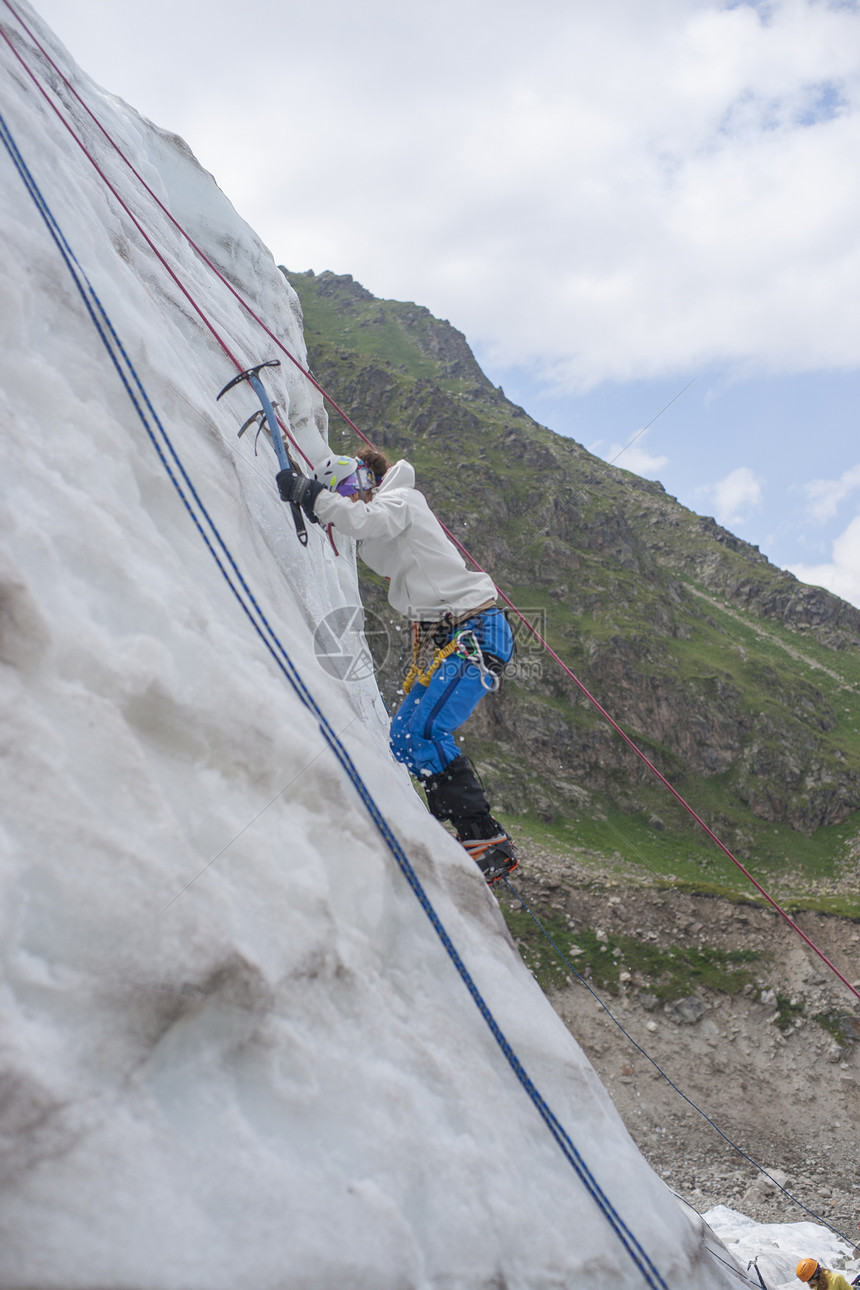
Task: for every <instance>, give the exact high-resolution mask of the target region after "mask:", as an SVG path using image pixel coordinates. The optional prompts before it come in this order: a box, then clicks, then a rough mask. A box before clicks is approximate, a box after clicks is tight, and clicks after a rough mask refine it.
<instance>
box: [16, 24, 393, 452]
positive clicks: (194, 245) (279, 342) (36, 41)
mask: <svg viewBox="0 0 860 1290" xmlns="http://www.w3.org/2000/svg"><path fill="white" fill-rule="evenodd" d="M3 2H4V4H5V5H6V7H7V9H8V10H9V11H10V13H12V14H13V15H14V16H15V18H17V20H18V22H19V23H20V24H21V26H22V27H23V28H24V30H25V31H26V33H27V35H28V36H29V37H30V39H31V40H32V41H33V43H34V45H36V46H37V47H38V49H39V50H40V52H41V54H42V56H43V58H45V60H46V61H47V62H48V63H49V64H50V66H51V67H52V68H53V69H54V71H55V72H56V74H57V75H58V76H59V78H60V80H61V81H62V82H63V84H64V85H65V86H66V87H67V89H68V90H69V92H70V93H71V94H73V95H74V97H75V98H76V99H77V101H78V102H79V103H80V105H81V107H82V108H83V109H84V111H85V112H86V113H87V115H88V116H89V117H90V118H91V119H92V121H93V122H94V124H95V125H96V126H97V127H98V129H99V130H100V131H101V133H102V134H103V135H104V137H105V139H106V140H107V142H108V143H109V144H110V146H111V147H112V148H113V149H114V151H115V152H116V153H117V155H118V156H119V157H120V158H121V159H122V160H123V161H124V162H125V164H126V165H127V166H128V168H129V170H130V171H131V173H132V174H133V175H134V177H135V178H136V179H137V181H138V183H140V184H141V185H142V187H143V188H144V189H145V190H146V192H147V193H149V196H150V197H151V198H152V200H153V201H154V202H155V204H156V206H158V207H159V209H160V210H161V211H162V212H163V213H164V214H165V215H166V216H167V218H168V219H169V220H170V222H171V224H172V225H173V226H174V228H175V229H176V231H177V232H178V233H179V234H180V236H181V237H183V238H184V239H185V241H186V242H187V243H188V245H189V246H190V247H192V249H193V250H194V251H196V253H197V254H198V255H199V256H200V259H201V260H202V261H203V263H204V264H206V265H207V266H208V267H209V268H210V269H211V270H212V272H213V273H214V274H215V276H216V277H217V278H218V279H219V281H220V282H222V283H223V285H224V286H225V287H226V288H227V290H228V291H229V292H230V294H231V295H233V296H234V297H235V298H236V300H237V301H238V302H239V304H240V305H241V306H242V308H243V309H244V310H245V311H246V313H247V314H248V315H249V316H250V317H251V318H253V320H254V322H255V323H257V324H258V325H259V326H260V327H262V329H263V331H264V332H265V333H266V335H267V336H268V337H269V338H270V340H273V341H274V343H275V344H276V345H277V347H278V349H279V350H280V351H281V353H282V354H284V355H285V356H286V357H287V358H288V359H289V361H290V362H291V363H292V364H294V366H295V367H297V368H298V370H299V371H300V372H301V374H302V376H304V377H306V378H307V379H308V380H309V381H310V383H311V385H313V387H314V388H315V389H316V390H318V391H319V393H320V394H321V395H322V396H323V398H324V399H325V400H326V401H327V402H328V403H329V405H330V406H331V407H332V408H333V409H334V411H335V412H336V413H337V415H338V416H339V417H341V418H342V419H343V420H344V421H345V422H346V424H347V425H348V426H349V427H350V429H351V430H353V431H354V432H355V434H357V435H358V437H359V439H363V440H364V442H365V443H366V444H368V445H369V446H370V447H371V448H372V447H373V446H374V445H373V443H372V442H371V440H370V439H368V437H367V435H365V434H364V433H363V432H362V431H361V430H359V428H358V426H357V425H356V424H355V422H354V421H353V420H352V418H351V417H348V416H347V414H346V413H345V412H344V411H343V409H342V408H341V407H339V406H338V404H337V403H335V401H334V399H333V398H332V397H331V395H330V394H327V393H326V391H325V390H324V389H323V387H322V386H321V385H320V383H319V381H318V380H317V379H316V377H315V376H313V375H312V373H311V372H310V371H309V370H308V369H307V368H306V367H304V366H303V365H302V364H301V363H300V362H299V360H298V359H297V358H296V356H295V355H294V354H293V353H291V352H290V350H289V349H287V347H286V345H285V344H284V343H283V341H282V340H281V339H280V337H279V336H277V335H275V333H274V332H273V331H272V330H271V329H270V328H269V327H268V326H267V324H266V323H265V322H264V321H263V319H262V318H261V317H260V316H259V314H257V313H256V312H255V311H254V310H253V309H252V308H251V306H250V305H249V304H248V302H247V300H246V299H245V298H244V296H243V295H242V294H241V292H239V291H237V290H236V288H235V287H234V286H233V284H232V283H231V282H229V281H228V279H227V278H225V276H224V274H223V273H222V272H221V270H220V269H219V268H218V267H217V265H215V264H213V263H212V261H211V260H210V259H209V257H208V256H207V255H206V253H205V251H203V250H201V248H200V247H199V246H198V245H197V243H196V242H195V241H194V239H193V238H192V237H191V235H190V233H188V232H186V230H185V229H184V228H183V227H182V225H181V224H180V223H179V221H178V220H177V219H175V218H174V216H173V215H172V214H171V212H170V211H169V210H168V209H167V207H166V206H165V205H164V203H163V202H162V201H161V199H160V198H159V197H158V195H157V194H156V193H154V192H153V191H152V189H151V188H150V186H149V184H148V183H147V182H146V180H145V179H144V178H143V176H142V175H141V174H140V173H139V171H138V170H137V169H136V168H135V166H134V165H133V163H132V162H131V161H130V160H129V159H128V157H127V156H126V155H125V153H124V152H123V151H122V149H121V148H120V146H119V144H118V143H117V142H116V141H115V140H114V139H113V138H112V137H111V135H110V134H109V133H108V131H107V130H106V129H105V128H104V126H103V125H102V123H101V121H99V119H98V117H97V116H96V115H95V113H94V112H93V111H92V109H91V108H90V107H89V106H88V104H87V103H86V102H85V101H84V99H82V98H81V96H80V94H79V93H78V91H77V90H76V89H75V87H74V85H73V84H72V82H71V81H70V80H69V79H68V77H67V76H66V75H65V74H64V73H63V72H62V71H61V70H60V68H59V67H58V66H57V64H56V63H55V62H54V60H53V58H51V55H50V54H49V53H48V51H47V50H46V49H45V47H44V45H43V44H42V43H41V41H40V40H39V38H38V36H36V35H35V33H34V32H33V31H32V30H31V29H30V27H28V25H27V23H26V22H25V21H24V19H23V18H22V17H21V15H20V14H19V13H18V11H17V10H16V9H15V6H14V5H13V4H12V3H11V0H3ZM4 36H5V33H4ZM5 38H6V41H7V44H9V46H10V48H11V49H12V52H13V53H14V54H15V56H16V57H17V58H18V60H19V62H20V63H21V64H22V66H23V67H24V69H25V71H27V72H28V74H29V75H30V77H31V78H32V79H33V81H34V82H36V78H35V76H33V73H32V72H31V71H30V69H29V68H28V67H27V65H26V63H24V60H23V59H22V58H21V56H20V55H19V54H18V53H17V51H16V50H15V49H14V47H13V46H12V44H11V41H9V38H8V36H6V37H5ZM36 86H37V88H38V89H39V90H40V92H41V93H42V94H43V96H44V97H45V98H46V100H47V102H48V103H49V105H50V106H51V107H52V108H54V111H55V112H57V109H56V108H55V107H54V105H53V104H52V103H51V101H50V99H48V97H47V95H46V94H45V92H44V90H42V88H41V86H39V85H38V82H36ZM57 115H58V116H60V114H59V112H57ZM60 120H61V121H62V120H63V118H62V116H60ZM63 124H64V125H65V124H66V122H65V121H63ZM66 128H67V129H70V127H69V126H66ZM76 142H77V143H78V145H79V146H80V147H81V149H82V150H83V151H84V153H86V155H87V156H88V157H89V160H90V161H92V164H93V165H94V166H95V168H96V170H98V173H99V174H100V175H102V178H103V179H104V178H105V177H104V175H103V174H102V172H101V170H99V168H98V166H97V165H96V163H95V161H93V158H92V157H90V154H89V153H88V152H87V150H86V148H84V145H83V144H82V143H81V142H80V140H79V139H76ZM105 183H106V184H108V187H109V188H110V189H111V192H112V193H113V194H114V196H115V197H116V198H117V201H119V202H120V203H121V205H123V207H124V209H125V210H128V207H127V206H125V204H124V203H123V202H122V199H121V198H120V197H119V196H118V194H117V193H116V191H115V190H114V188H113V187H112V186H111V185H110V183H109V181H108V180H107V179H105ZM128 213H129V215H131V212H130V211H129V212H128ZM131 218H132V219H134V216H133V215H132V216H131ZM135 223H137V221H136V220H135ZM137 226H138V228H140V225H139V224H138V225H137ZM141 232H143V230H142V229H141ZM144 236H146V235H145V234H144ZM147 241H149V239H148V238H147ZM150 245H152V244H151V243H150ZM153 250H155V248H154V247H153ZM156 254H158V252H157V251H156ZM160 258H161V257H160V256H159V259H160ZM162 262H163V261H162ZM165 267H167V266H166V265H165ZM168 272H170V270H169V269H168ZM171 276H173V275H172V274H171ZM195 308H196V306H195ZM216 339H218V338H217V337H216ZM220 343H221V342H220V339H219V344H220ZM231 358H232V355H231ZM234 361H236V360H234ZM238 370H239V371H241V370H242V366H241V365H240V366H239V369H238ZM279 424H280V422H279ZM281 428H282V429H284V427H283V426H282V427H281ZM287 433H289V431H287ZM290 437H291V438H292V436H290ZM293 442H295V441H294V440H293ZM296 447H297V448H298V444H296ZM299 452H301V449H300V448H299ZM302 456H303V457H305V454H304V453H303V452H302ZM305 461H306V462H307V463H308V465H309V466H312V465H313V463H312V462H310V461H309V459H308V458H307V457H305Z"/></svg>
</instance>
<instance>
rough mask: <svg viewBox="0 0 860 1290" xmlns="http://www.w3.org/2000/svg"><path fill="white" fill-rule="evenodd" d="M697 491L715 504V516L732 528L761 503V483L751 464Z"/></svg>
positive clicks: (738, 468) (720, 522) (719, 521)
mask: <svg viewBox="0 0 860 1290" xmlns="http://www.w3.org/2000/svg"><path fill="white" fill-rule="evenodd" d="M696 493H697V494H698V495H699V496H700V497H702V498H703V499H707V501H708V503H709V504H710V505H712V506H713V509H714V518H715V519H716V520H717V522H718V523H719V524H722V525H724V526H725V527H726V528H730V527H731V526H732V525H733V524H737V523H739V522H740V520H741V519H742V518H745V516H746V514H747V513H748V512H749V511H750V510H751V509H752V508H753V507H756V506H758V505H760V503H761V499H762V498H761V484H760V483H759V480H758V479H757V478H756V476H755V474H754V472H753V471H752V470H750V468H749V466H738V467H737V469H736V470H733V471H730V473H729V474H728V475H726V477H725V479H721V480H719V481H718V482H717V483H716V484H706V485H704V486H703V487H701V488H697V489H696Z"/></svg>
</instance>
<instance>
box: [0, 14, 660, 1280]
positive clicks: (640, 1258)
mask: <svg viewBox="0 0 860 1290" xmlns="http://www.w3.org/2000/svg"><path fill="white" fill-rule="evenodd" d="M5 3H7V5H8V3H9V0H5ZM10 7H11V6H10ZM13 12H14V10H13ZM0 141H2V143H3V145H4V146H5V148H6V151H7V152H8V154H9V156H10V158H11V160H12V162H13V164H14V165H15V168H16V169H17V171H18V174H19V176H20V178H21V180H22V182H23V183H24V186H25V187H26V189H27V192H28V193H29V195H30V197H31V198H32V200H33V202H34V204H35V206H36V208H37V210H38V211H39V214H40V216H41V218H42V220H43V222H44V223H45V225H46V227H47V229H48V232H49V234H50V236H51V238H52V240H53V241H54V244H55V245H56V247H57V249H58V251H59V253H60V255H61V257H62V259H63V261H64V263H65V265H66V267H67V269H68V271H69V273H70V275H71V277H72V279H73V281H74V284H75V287H76V288H77V290H78V293H79V295H80V296H81V299H82V301H83V303H84V307H85V308H86V311H87V313H88V315H89V317H90V320H91V321H92V323H93V325H94V327H95V329H96V331H97V333H98V335H99V338H100V339H101V341H102V343H103V345H104V347H105V349H106V351H107V354H108V356H109V358H110V360H111V363H112V364H113V367H114V369H115V370H116V372H117V374H118V376H119V378H120V380H121V382H122V385H123V387H124V389H125V391H126V393H127V394H128V397H129V399H130V400H131V403H132V405H133V407H134V409H135V411H136V412H137V414H138V417H139V418H140V420H141V423H142V425H143V428H144V430H145V432H146V434H147V437H148V438H149V440H150V442H151V443H152V446H153V448H154V449H155V451H156V453H157V455H158V458H159V460H160V461H161V463H162V465H163V466H164V468H165V470H166V472H167V474H168V476H169V478H170V480H171V482H172V483H173V485H174V488H175V489H176V491H177V493H178V495H179V497H180V498H181V500H182V502H183V504H184V506H185V508H186V510H187V512H188V514H189V516H190V517H191V520H192V522H193V523H194V526H195V528H196V529H197V531H198V533H199V534H200V536H201V538H202V540H203V542H204V543H205V545H206V547H207V550H208V551H209V553H210V555H211V556H212V558H213V559H214V561H215V563H216V565H217V566H218V569H219V571H220V573H221V574H222V576H223V577H224V579H225V581H226V582H227V584H228V586H229V587H230V590H231V591H232V592H233V594H234V596H235V597H236V600H237V602H238V604H239V607H240V608H241V610H242V612H243V613H244V614H245V616H246V617H247V619H248V620H249V622H250V623H251V625H252V627H253V628H254V630H255V632H256V633H257V635H258V636H259V638H260V640H261V642H262V643H263V645H264V647H265V649H266V650H267V651H268V653H269V654H270V655H271V657H272V659H273V661H274V663H275V665H276V666H277V668H278V669H279V671H280V672H281V673H282V675H283V676H284V677H285V679H286V680H287V681H288V683H289V684H290V686H291V687H292V689H293V690H294V692H295V694H296V696H297V697H298V698H299V700H300V701H301V703H302V704H303V705H304V706H305V708H306V709H307V710H308V711H309V712H310V713H311V714H312V715H313V717H314V719H315V720H316V722H317V724H318V726H319V729H320V732H321V733H322V735H323V738H324V739H325V741H326V743H327V744H328V746H329V747H330V749H331V750H332V752H333V753H334V755H335V757H336V758H337V760H338V762H339V763H340V765H341V767H342V768H343V770H344V771H345V773H346V774H347V776H348V777H349V779H350V782H351V783H352V785H353V787H354V788H355V790H356V792H357V794H358V796H359V797H360V799H361V801H362V803H363V805H364V807H365V809H366V810H367V812H368V814H369V815H370V817H371V819H372V821H373V823H374V825H375V826H376V828H377V830H378V832H379V834H380V836H381V837H382V839H383V840H384V842H385V844H386V846H387V847H388V849H389V851H390V852H391V854H392V856H393V857H394V859H395V861H396V863H397V865H398V867H399V869H400V871H401V873H402V874H403V876H404V877H405V879H406V881H407V882H408V884H409V886H410V887H411V888H412V891H413V893H414V894H415V896H416V897H417V899H418V901H419V903H420V904H421V907H422V909H423V910H424V913H425V914H426V916H427V918H428V919H429V921H430V923H431V925H432V927H433V929H434V931H435V932H436V934H437V936H438V937H439V939H440V941H441V942H442V945H443V946H444V948H445V951H446V953H447V954H448V956H449V958H450V959H451V961H452V963H453V964H454V966H455V967H456V969H457V971H458V973H459V975H460V978H461V980H462V981H463V984H464V985H465V986H466V988H467V990H468V991H469V994H470V995H471V996H472V999H473V1001H474V1003H475V1005H476V1007H477V1008H478V1010H479V1012H480V1013H481V1016H482V1017H483V1019H484V1021H485V1022H486V1024H487V1027H488V1028H489V1030H490V1032H491V1034H492V1035H493V1038H494V1039H495V1041H496V1043H497V1045H498V1047H499V1048H500V1050H501V1052H502V1053H503V1055H504V1057H505V1059H506V1061H507V1062H508V1065H509V1066H510V1068H511V1070H512V1071H513V1073H514V1075H515V1076H516V1078H517V1080H518V1081H519V1083H520V1085H521V1086H522V1087H523V1089H524V1090H525V1091H526V1092H527V1093H528V1095H529V1097H530V1099H531V1101H532V1103H533V1105H534V1107H535V1109H536V1110H537V1112H538V1114H539V1115H540V1117H541V1119H542V1120H543V1122H544V1124H545V1125H546V1127H547V1129H548V1130H549V1132H550V1134H551V1135H552V1137H553V1138H554V1139H555V1142H556V1143H557V1145H558V1147H559V1148H560V1150H561V1152H562V1154H563V1155H564V1157H565V1159H566V1160H567V1162H568V1164H570V1165H571V1167H572V1168H573V1170H574V1172H575V1173H576V1175H577V1177H578V1178H579V1179H580V1181H581V1182H582V1184H583V1186H584V1187H585V1189H586V1190H587V1192H588V1194H589V1195H590V1196H591V1197H592V1199H593V1200H594V1201H595V1203H596V1204H597V1206H598V1207H599V1209H600V1210H601V1213H602V1214H603V1215H604V1217H605V1218H606V1220H607V1222H608V1223H609V1225H610V1227H611V1228H612V1230H613V1232H614V1233H615V1235H616V1236H617V1238H618V1240H619V1241H620V1243H621V1244H622V1245H623V1247H624V1249H625V1251H626V1252H627V1254H628V1255H629V1256H630V1258H631V1259H632V1261H633V1262H634V1264H635V1265H636V1267H637V1268H638V1269H639V1271H640V1273H641V1274H642V1276H643V1278H644V1280H645V1282H646V1283H647V1285H648V1286H650V1287H651V1290H668V1285H667V1282H666V1280H665V1279H664V1278H663V1276H662V1275H661V1273H660V1271H659V1269H658V1268H657V1267H656V1265H655V1264H654V1263H653V1261H652V1259H651V1258H650V1256H649V1255H648V1254H647V1252H646V1251H645V1249H644V1248H643V1246H642V1245H641V1244H640V1242H639V1241H638V1239H637V1238H636V1236H635V1235H634V1234H633V1232H632V1231H631V1230H630V1228H628V1226H627V1225H626V1223H625V1222H624V1220H623V1219H622V1218H621V1216H620V1215H619V1214H618V1212H617V1210H616V1209H615V1207H614V1206H613V1205H612V1202H611V1201H610V1200H609V1197H608V1196H607V1195H606V1193H605V1192H604V1191H603V1189H602V1188H601V1186H600V1184H599V1183H598V1182H597V1180H596V1178H595V1177H594V1175H593V1174H592V1172H591V1170H590V1169H589V1167H588V1165H587V1164H586V1163H585V1161H584V1159H583V1157H582V1156H581V1155H580V1153H579V1151H578V1150H577V1148H576V1146H575V1145H574V1143H573V1140H572V1139H571V1137H570V1135H569V1134H568V1132H567V1130H566V1129H565V1128H564V1126H563V1125H562V1124H561V1122H560V1121H559V1120H558V1119H557V1117H556V1116H555V1115H554V1113H553V1112H552V1111H551V1109H550V1107H549V1106H548V1104H547V1103H546V1101H545V1100H544V1098H543V1097H542V1095H541V1094H540V1092H539V1091H538V1089H537V1087H536V1086H535V1084H534V1083H533V1082H532V1080H531V1078H530V1077H529V1075H528V1073H527V1072H526V1070H525V1068H524V1067H523V1065H522V1063H521V1062H520V1060H519V1058H518V1057H517V1055H516V1053H515V1052H514V1050H513V1048H512V1047H511V1045H510V1043H509V1042H508V1040H507V1039H506V1037H505V1035H504V1034H503V1032H502V1030H501V1028H500V1027H499V1024H498V1022H497V1021H496V1020H495V1017H494V1016H493V1014H492V1013H491V1012H490V1009H489V1007H488V1005H487V1003H486V1001H485V1000H484V997H483V995H482V994H481V993H480V991H479V989H478V987H477V985H476V983H475V981H474V979H473V978H472V976H471V974H470V972H469V971H468V969H467V967H466V965H465V963H464V962H463V960H462V958H461V957H460V955H459V953H458V951H457V949H456V947H455V946H454V944H453V942H452V940H451V938H450V936H449V935H448V932H447V931H446V929H445V927H444V925H443V923H442V921H441V919H440V918H439V915H438V914H437V913H436V910H435V909H434V907H433V905H432V904H431V902H430V900H429V898H428V896H427V893H426V892H425V890H424V888H423V886H422V884H421V882H420V880H419V878H418V875H417V874H416V873H415V870H414V868H413V866H412V864H411V862H410V860H409V858H408V856H407V855H406V852H405V851H404V850H403V847H402V845H401V843H400V842H399V841H398V840H397V838H396V836H395V835H394V833H393V831H392V829H391V826H390V825H389V824H388V821H387V820H386V819H385V817H384V815H383V814H382V812H381V810H380V808H379V806H378V804H377V803H376V801H375V799H374V798H373V797H372V795H371V793H370V791H369V790H368V788H367V786H366V784H365V782H364V780H363V779H362V777H361V775H360V774H359V771H358V769H357V767H356V766H355V763H354V762H353V760H352V758H351V757H350V755H349V752H348V751H347V749H346V747H345V746H344V744H343V743H342V742H341V740H340V739H339V737H338V735H337V734H336V732H335V731H334V729H333V727H332V726H331V724H330V723H329V721H328V718H327V717H326V716H325V714H324V712H323V711H322V709H321V708H320V707H319V705H318V703H317V702H316V700H315V699H314V698H313V695H312V694H311V692H310V691H309V690H308V688H307V686H306V684H305V682H304V680H303V679H302V677H301V674H300V673H299V671H298V669H297V668H296V665H295V664H294V662H293V660H292V658H291V657H290V655H289V654H288V652H287V650H286V648H285V647H284V645H283V643H282V642H281V640H280V638H279V637H278V635H277V633H276V632H275V630H274V628H273V627H272V626H271V624H270V623H269V620H268V618H267V617H266V615H265V613H264V611H263V609H262V608H261V606H260V604H259V602H258V601H257V599H256V597H255V596H254V594H253V592H252V591H251V589H250V587H249V586H248V583H247V581H246V580H245V578H244V575H243V574H242V572H241V570H240V569H239V566H238V564H237V563H236V560H235V558H234V556H233V555H232V553H231V552H230V549H229V548H228V546H227V544H226V542H225V541H224V538H223V537H222V535H221V533H220V532H219V530H218V528H217V526H216V524H215V523H214V521H213V519H212V517H211V516H210V514H209V512H208V511H207V509H206V507H205V505H204V503H203V502H202V500H201V498H200V496H199V494H198V493H197V491H196V489H195V487H194V484H193V482H192V480H191V478H190V476H189V475H188V472H187V470H186V468H185V466H184V465H183V463H182V461H181V459H180V458H179V456H178V454H177V452H176V449H175V447H174V445H173V443H172V441H171V439H170V436H169V435H168V433H167V431H166V430H165V428H164V425H163V423H162V421H161V419H160V418H159V416H158V414H157V412H156V411H155V408H154V407H153V404H152V402H151V400H150V398H149V395H148V394H147V392H146V390H145V388H144V386H143V384H142V382H141V380H140V377H139V375H138V373H137V371H136V369H135V368H134V365H133V364H132V362H131V359H130V358H129V356H128V354H127V352H126V350H125V347H124V346H123V344H122V341H121V340H120V337H119V335H118V334H117V332H116V330H115V329H114V326H113V324H112V322H111V320H110V318H109V317H108V315H107V313H106V311H105V309H104V306H103V304H102V302H101V300H100V299H99V297H98V295H97V294H96V292H95V290H94V288H93V286H92V284H91V282H90V280H89V278H88V277H87V275H86V273H85V272H84V270H83V268H82V267H81V265H80V263H79V262H78V260H77V258H76V256H75V254H74V252H73V251H72V249H71V247H70V246H69V243H68V242H67V241H66V238H65V235H64V234H63V232H62V229H61V228H60V226H59V224H58V223H57V221H56V219H55V217H54V215H53V213H52V212H51V210H50V208H49V207H48V205H47V202H46V201H45V198H44V196H43V195H42V193H41V190H40V189H39V187H38V185H37V183H36V181H35V179H34V178H33V175H32V173H31V172H30V170H29V168H28V167H27V165H26V162H25V161H24V159H23V157H22V155H21V153H20V151H19V149H18V146H17V144H16V143H15V140H14V138H13V137H12V134H11V132H10V130H9V128H8V126H7V124H6V121H5V119H4V118H3V117H2V115H0Z"/></svg>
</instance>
